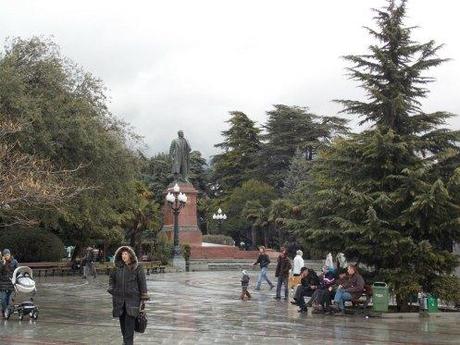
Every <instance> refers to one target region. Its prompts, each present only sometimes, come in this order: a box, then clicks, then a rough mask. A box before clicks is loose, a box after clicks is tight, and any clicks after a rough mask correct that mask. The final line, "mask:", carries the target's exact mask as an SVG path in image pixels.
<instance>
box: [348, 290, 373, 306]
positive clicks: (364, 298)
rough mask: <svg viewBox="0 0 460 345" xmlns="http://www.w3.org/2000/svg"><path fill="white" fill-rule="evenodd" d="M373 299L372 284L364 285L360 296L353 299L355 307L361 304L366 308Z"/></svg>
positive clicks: (352, 302)
mask: <svg viewBox="0 0 460 345" xmlns="http://www.w3.org/2000/svg"><path fill="white" fill-rule="evenodd" d="M371 299H372V285H367V284H366V285H364V291H363V293H362V294H361V296H359V297H358V298H354V299H352V300H351V304H352V306H353V307H358V306H361V307H362V308H363V309H366V308H367V306H368V305H369V302H370V301H371Z"/></svg>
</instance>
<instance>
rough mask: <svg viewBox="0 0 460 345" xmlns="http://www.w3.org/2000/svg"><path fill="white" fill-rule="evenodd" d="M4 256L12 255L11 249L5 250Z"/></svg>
mask: <svg viewBox="0 0 460 345" xmlns="http://www.w3.org/2000/svg"><path fill="white" fill-rule="evenodd" d="M3 255H11V252H10V250H9V249H3Z"/></svg>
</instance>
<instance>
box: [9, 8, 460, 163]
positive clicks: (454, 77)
mask: <svg viewBox="0 0 460 345" xmlns="http://www.w3.org/2000/svg"><path fill="white" fill-rule="evenodd" d="M383 4H384V1H382V0H354V1H342V0H334V1H315V2H313V1H267V0H266V1H259V0H257V1H256V0H253V1H242V0H236V1H235V0H234V1H212V0H207V1H200V0H195V1H167V2H166V1H135V2H127V1H90V0H84V1H74V2H69V1H58V0H54V1H52V0H41V1H33V0H29V1H3V0H0V40H2V41H3V40H4V39H5V38H6V37H7V36H10V37H11V36H22V37H30V36H32V35H45V36H48V35H53V36H54V39H55V41H56V42H57V43H58V44H59V45H60V46H61V48H62V52H63V54H64V55H66V56H68V57H70V58H71V59H73V60H74V61H76V62H78V63H79V64H81V65H82V66H83V67H84V68H85V69H86V70H89V71H90V72H92V73H93V74H94V75H96V76H98V77H100V78H101V79H103V80H104V82H105V83H106V85H107V87H108V88H109V94H110V97H111V109H112V111H113V113H114V114H116V115H117V116H119V117H121V118H123V119H124V120H126V121H128V122H130V123H131V124H132V125H133V126H134V127H135V129H136V131H137V132H138V133H139V134H141V135H143V136H144V138H145V142H146V144H147V145H148V152H149V153H154V152H159V151H164V150H167V148H168V146H169V142H170V140H171V139H172V138H173V137H174V136H175V135H176V132H177V129H179V128H182V129H184V130H185V131H186V136H187V137H188V138H189V140H190V141H191V143H192V146H193V148H194V149H198V150H200V151H202V152H203V154H204V155H205V156H209V155H211V154H213V153H215V149H214V148H213V145H214V144H215V143H217V142H219V141H221V138H220V132H221V131H222V130H224V129H225V127H226V125H225V120H226V119H227V117H228V111H231V110H241V111H244V112H246V113H247V114H248V115H249V116H250V117H251V118H252V119H254V120H256V121H258V123H263V122H264V121H265V111H267V110H269V109H270V108H271V105H272V104H277V103H285V104H289V105H299V106H308V107H309V108H310V110H311V111H312V112H315V113H318V114H327V115H335V114H336V113H337V112H338V111H339V110H340V108H339V106H338V105H336V104H334V103H332V102H331V100H332V99H336V98H357V97H362V96H363V95H362V92H361V90H359V89H357V88H356V87H357V85H356V84H355V83H354V82H352V81H349V80H347V79H346V76H345V70H344V68H345V67H346V64H345V62H344V61H343V60H341V59H340V56H341V55H344V54H350V53H364V52H365V51H366V47H367V45H368V44H369V37H368V35H367V33H366V32H365V30H363V29H362V26H363V25H372V20H371V16H372V13H371V11H370V8H371V7H380V6H381V5H383ZM408 7H409V8H408V9H409V11H408V12H409V13H408V14H409V24H414V25H419V26H421V28H420V29H419V30H417V31H416V32H415V35H414V38H415V39H418V40H428V39H435V40H436V41H437V42H438V43H446V46H445V48H444V49H443V50H442V52H441V54H442V56H444V57H450V58H453V60H452V61H450V62H448V63H446V64H445V65H444V66H441V67H440V68H438V69H436V70H433V71H432V73H431V75H433V76H434V77H436V78H437V82H436V83H434V84H432V85H431V86H430V89H431V91H432V92H431V95H430V98H429V99H428V100H426V101H425V102H424V107H425V108H424V109H425V110H426V111H435V110H447V111H451V112H453V113H458V114H460V105H459V102H458V98H457V90H458V89H459V87H460V81H459V78H458V76H459V75H460V73H459V72H460V63H459V62H458V57H459V55H460V42H459V40H458V38H457V37H456V31H457V30H454V29H453V28H452V23H455V22H457V20H456V19H457V18H456V16H457V13H458V11H457V10H458V8H459V5H458V4H457V2H454V1H444V2H442V6H441V5H440V3H435V2H433V1H429V0H417V1H415V0H412V1H409V6H408ZM356 122H357V121H356V119H354V120H353V122H352V123H353V124H356ZM450 125H451V126H453V127H454V128H456V129H460V118H458V117H457V118H455V119H453V120H452V121H451V123H450ZM354 126H355V125H354ZM355 129H356V130H359V128H357V127H356V126H355Z"/></svg>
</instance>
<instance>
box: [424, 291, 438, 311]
mask: <svg viewBox="0 0 460 345" xmlns="http://www.w3.org/2000/svg"><path fill="white" fill-rule="evenodd" d="M426 310H427V311H428V312H429V313H436V312H438V311H439V309H438V298H437V297H436V296H433V295H428V297H427V299H426Z"/></svg>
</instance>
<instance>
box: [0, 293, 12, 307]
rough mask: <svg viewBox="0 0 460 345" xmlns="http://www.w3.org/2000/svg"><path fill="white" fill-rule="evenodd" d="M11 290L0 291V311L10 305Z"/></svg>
mask: <svg viewBox="0 0 460 345" xmlns="http://www.w3.org/2000/svg"><path fill="white" fill-rule="evenodd" d="M12 292H13V291H5V290H2V291H0V301H1V302H2V311H3V312H4V311H5V310H6V309H7V308H8V306H9V305H10V298H11V293H12Z"/></svg>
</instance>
